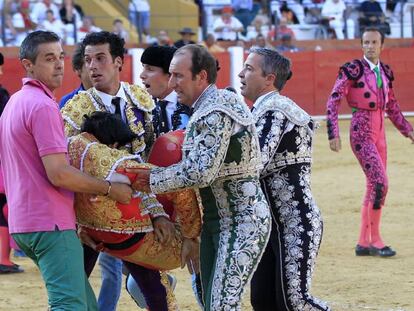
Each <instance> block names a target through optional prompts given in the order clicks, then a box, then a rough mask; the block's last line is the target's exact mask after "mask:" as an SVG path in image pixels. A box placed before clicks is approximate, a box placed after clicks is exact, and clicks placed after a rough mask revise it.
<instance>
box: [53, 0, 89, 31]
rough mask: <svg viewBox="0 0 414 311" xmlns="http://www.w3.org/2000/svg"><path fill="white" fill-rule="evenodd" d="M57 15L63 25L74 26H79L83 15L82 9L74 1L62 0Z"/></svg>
mask: <svg viewBox="0 0 414 311" xmlns="http://www.w3.org/2000/svg"><path fill="white" fill-rule="evenodd" d="M59 15H60V19H61V20H62V22H63V23H64V24H65V25H66V24H76V25H77V26H80V24H81V23H82V18H83V15H84V14H83V10H82V7H81V6H80V5H78V4H75V1H74V0H63V3H62V7H61V8H60V10H59Z"/></svg>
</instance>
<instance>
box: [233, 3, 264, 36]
mask: <svg viewBox="0 0 414 311" xmlns="http://www.w3.org/2000/svg"><path fill="white" fill-rule="evenodd" d="M231 4H232V7H233V9H234V16H235V17H236V18H237V19H238V20H239V21H240V22H241V23H242V24H243V28H244V29H243V31H242V33H243V35H246V30H247V27H248V26H249V25H250V24H251V23H252V21H253V19H254V18H255V16H256V14H257V12H258V11H259V9H260V5H259V4H254V3H253V0H232V1H231Z"/></svg>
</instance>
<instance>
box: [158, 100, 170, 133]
mask: <svg viewBox="0 0 414 311" xmlns="http://www.w3.org/2000/svg"><path fill="white" fill-rule="evenodd" d="M167 104H168V101H166V100H159V101H158V105H159V106H160V111H161V115H160V132H161V133H167V132H168V131H169V128H168V115H167Z"/></svg>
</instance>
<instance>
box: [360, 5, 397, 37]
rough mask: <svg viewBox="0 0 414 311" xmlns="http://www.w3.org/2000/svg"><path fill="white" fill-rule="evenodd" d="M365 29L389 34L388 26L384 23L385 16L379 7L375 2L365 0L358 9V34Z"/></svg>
mask: <svg viewBox="0 0 414 311" xmlns="http://www.w3.org/2000/svg"><path fill="white" fill-rule="evenodd" d="M367 27H375V28H378V29H379V30H380V31H381V32H382V33H384V34H386V35H389V34H390V33H391V29H390V25H389V24H388V23H387V22H386V21H385V14H384V11H383V10H382V8H381V5H380V4H379V3H378V2H377V1H376V0H367V1H364V2H362V3H361V6H360V7H359V28H360V33H363V32H364V29H365V28H367Z"/></svg>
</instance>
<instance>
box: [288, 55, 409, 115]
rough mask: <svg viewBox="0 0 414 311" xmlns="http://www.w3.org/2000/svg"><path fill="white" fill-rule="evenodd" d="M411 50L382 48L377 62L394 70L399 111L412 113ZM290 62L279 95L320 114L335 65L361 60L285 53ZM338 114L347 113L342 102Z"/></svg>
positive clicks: (333, 78) (352, 57)
mask: <svg viewBox="0 0 414 311" xmlns="http://www.w3.org/2000/svg"><path fill="white" fill-rule="evenodd" d="M413 55H414V48H392V49H386V50H384V51H383V53H382V54H381V61H383V62H384V63H386V64H389V65H390V66H391V68H392V69H393V71H394V75H395V82H394V83H393V85H394V89H395V94H396V97H397V99H398V101H399V103H400V105H401V109H402V110H403V111H414V100H413V99H414V83H413V79H414V59H413ZM286 56H287V57H289V58H290V59H291V61H292V63H293V77H292V79H291V80H290V81H288V83H287V85H286V87H285V89H284V90H283V91H282V93H283V94H285V95H287V96H289V97H291V98H292V99H294V100H295V101H296V102H297V103H298V104H299V105H301V106H302V107H303V108H304V109H305V110H306V111H307V112H309V113H310V114H312V115H324V114H325V107H326V101H327V99H328V97H329V95H330V93H331V90H332V87H333V85H334V82H335V79H336V76H337V73H338V69H339V66H341V65H342V64H344V63H346V62H347V61H350V60H352V59H355V58H360V57H362V54H361V51H359V50H355V51H319V52H301V53H289V54H288V55H286ZM340 112H341V113H350V109H349V107H348V105H347V104H346V103H345V102H343V103H342V105H341V109H340Z"/></svg>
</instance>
